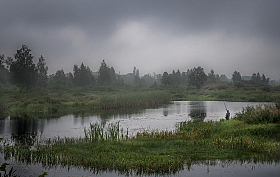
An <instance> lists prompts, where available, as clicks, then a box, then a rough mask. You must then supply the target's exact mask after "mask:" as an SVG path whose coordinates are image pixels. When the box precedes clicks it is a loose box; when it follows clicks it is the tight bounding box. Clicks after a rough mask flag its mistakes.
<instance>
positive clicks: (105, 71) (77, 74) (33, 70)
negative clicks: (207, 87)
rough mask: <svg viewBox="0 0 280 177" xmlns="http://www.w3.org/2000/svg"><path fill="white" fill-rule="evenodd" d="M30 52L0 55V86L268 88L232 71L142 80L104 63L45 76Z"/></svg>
mask: <svg viewBox="0 0 280 177" xmlns="http://www.w3.org/2000/svg"><path fill="white" fill-rule="evenodd" d="M30 52H31V50H30V49H29V48H28V47H27V46H26V45H22V48H21V49H19V50H17V52H16V54H15V55H14V58H12V57H7V58H5V56H4V55H0V84H3V85H4V84H15V85H17V86H18V87H19V88H20V90H21V91H22V90H28V89H31V88H37V87H39V88H40V87H54V88H63V87H84V86H96V85H97V86H114V87H125V86H128V85H129V86H136V87H145V86H149V87H157V86H158V85H163V86H168V85H192V86H195V87H196V88H197V89H200V88H201V87H202V86H203V85H204V84H205V83H217V82H229V81H233V82H248V83H251V84H255V83H256V84H268V83H269V78H266V77H265V75H264V74H263V75H262V76H261V75H260V74H259V73H257V74H255V73H253V74H252V76H251V77H250V76H249V78H248V77H247V78H246V77H244V78H242V76H241V75H240V73H239V72H237V71H235V72H234V73H233V74H232V78H231V79H228V78H227V77H226V75H224V74H222V75H219V74H215V72H214V70H213V69H211V71H210V73H208V75H206V73H205V72H204V69H203V68H202V67H200V66H199V67H197V68H196V67H195V68H193V69H188V70H187V71H186V72H180V71H179V70H177V71H176V72H175V70H173V72H172V73H167V72H164V73H163V74H154V75H153V76H152V75H150V74H146V75H144V76H142V77H140V75H139V70H138V69H136V67H134V70H133V73H128V74H126V75H119V74H116V72H115V70H114V68H113V67H109V66H108V65H107V64H106V63H105V61H104V60H103V61H102V62H101V65H100V67H99V70H98V72H92V71H91V70H90V68H89V67H88V66H85V65H84V64H83V63H82V64H81V65H80V66H78V65H74V67H73V73H72V72H69V73H65V72H64V71H63V69H61V70H58V71H57V72H56V73H55V74H51V75H48V67H47V66H46V62H45V59H44V57H43V56H42V55H41V57H40V58H39V62H38V63H37V65H35V64H34V63H33V56H32V54H31V53H30Z"/></svg>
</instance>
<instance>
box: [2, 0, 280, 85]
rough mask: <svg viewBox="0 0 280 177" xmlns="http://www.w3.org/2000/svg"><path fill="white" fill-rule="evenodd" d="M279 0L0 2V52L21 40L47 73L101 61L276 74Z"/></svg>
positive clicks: (119, 67)
mask: <svg viewBox="0 0 280 177" xmlns="http://www.w3.org/2000/svg"><path fill="white" fill-rule="evenodd" d="M279 9H280V1H279V0H246V1H244V0H240V1H239V0H235V1H228V0H211V1H199V0H192V1H188V0H186V1H178V0H175V1H173V0H172V1H171V0H169V1H167V0H160V1H153V0H141V1H136V0H127V1H124V0H111V1H110V0H108V1H98V0H81V1H73V0H59V1H57V0H48V1H38V0H29V1H16V0H0V24H1V28H0V54H4V55H5V56H11V57H14V54H15V53H16V50H18V49H20V48H21V46H22V44H24V45H27V46H28V47H29V48H30V49H31V50H32V51H31V53H32V54H33V56H34V59H35V60H34V62H35V63H37V61H38V58H39V57H40V55H43V57H44V58H45V60H46V63H47V66H48V68H49V71H48V73H49V74H52V73H55V72H56V71H57V70H59V69H63V70H64V71H65V72H72V71H73V66H74V64H77V65H78V66H79V65H80V64H81V63H82V62H83V63H84V64H85V65H86V66H89V67H90V69H91V70H92V71H97V70H98V69H99V67H100V63H101V61H102V60H105V61H106V63H107V64H108V65H109V66H113V67H114V68H115V71H116V73H119V72H120V73H121V74H126V73H130V72H132V70H133V67H134V66H136V67H137V68H138V69H139V70H140V75H144V74H147V73H151V74H153V72H155V73H157V74H162V73H163V72H164V71H167V72H168V73H170V72H172V70H177V69H179V70H180V71H181V72H182V71H186V70H187V69H191V68H193V67H197V66H202V67H203V68H204V70H205V72H206V73H208V72H210V69H214V71H215V73H217V74H226V75H227V77H228V78H231V75H232V73H233V72H234V71H235V70H236V71H238V72H240V74H241V75H242V76H245V75H248V76H251V75H252V74H253V73H257V72H259V73H260V74H265V76H266V77H269V78H271V79H277V80H278V79H280V69H279V68H280V10H279Z"/></svg>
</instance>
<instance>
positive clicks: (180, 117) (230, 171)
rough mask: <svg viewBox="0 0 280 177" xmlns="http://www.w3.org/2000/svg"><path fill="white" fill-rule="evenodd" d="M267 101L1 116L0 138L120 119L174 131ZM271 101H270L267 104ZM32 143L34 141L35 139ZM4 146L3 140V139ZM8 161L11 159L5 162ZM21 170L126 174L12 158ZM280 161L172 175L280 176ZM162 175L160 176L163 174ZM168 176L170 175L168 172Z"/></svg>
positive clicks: (78, 130)
mask: <svg viewBox="0 0 280 177" xmlns="http://www.w3.org/2000/svg"><path fill="white" fill-rule="evenodd" d="M259 104H264V103H252V102H222V101H176V102H174V103H173V104H169V105H165V106H162V107H159V108H156V109H145V110H133V111H132V110H126V111H125V110H123V111H116V112H113V111H107V112H99V113H82V112H81V113H76V114H71V115H66V116H61V117H58V118H55V117H49V118H44V117H43V118H42V116H37V117H36V116H34V118H23V117H7V118H5V119H0V138H4V139H5V140H6V141H9V140H11V139H12V140H16V141H21V140H22V139H23V138H24V141H25V140H26V138H27V139H28V140H30V141H33V139H35V137H39V138H55V137H58V136H59V137H83V136H84V128H88V127H89V125H90V123H96V122H98V123H101V124H103V125H106V124H109V123H114V122H119V124H120V127H121V128H123V129H124V130H125V131H126V130H128V132H129V135H130V136H133V135H135V134H136V132H140V131H144V130H145V131H147V130H148V131H152V130H174V129H175V127H176V124H177V123H179V122H183V121H187V120H191V119H199V120H204V121H209V120H213V121H218V120H220V119H222V118H224V117H225V113H226V111H225V108H227V109H229V110H230V113H231V117H232V116H234V114H235V113H238V112H240V111H241V110H242V108H243V107H246V106H248V105H251V106H255V105H259ZM266 104H268V103H266ZM31 143H32V142H31ZM0 145H1V142H0ZM3 162H4V157H3V154H1V153H0V165H1V163H3ZM5 162H7V161H5ZM8 162H9V163H11V165H12V166H14V168H15V169H17V171H16V174H18V175H20V176H38V175H40V174H42V172H44V171H47V172H48V173H49V175H48V176H92V175H93V176H125V174H119V173H117V172H102V173H101V174H95V175H94V174H93V172H91V171H90V170H83V169H76V168H71V169H67V168H59V167H57V168H51V169H47V168H44V167H42V166H41V165H26V164H20V163H19V162H16V161H15V160H12V159H11V160H9V161H8ZM279 167H280V166H279V163H267V162H264V163H260V162H258V163H252V162H246V163H242V162H238V161H234V162H219V161H217V162H215V163H214V165H213V164H212V165H205V164H203V163H199V164H193V165H192V166H191V168H189V169H188V167H185V170H182V171H180V172H178V173H176V174H174V175H171V176H236V175H241V176H245V175H246V176H280V170H279V169H280V168H279ZM159 176H160V175H159ZM167 176H168V175H167Z"/></svg>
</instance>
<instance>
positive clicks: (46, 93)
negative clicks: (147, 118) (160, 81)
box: [0, 87, 172, 117]
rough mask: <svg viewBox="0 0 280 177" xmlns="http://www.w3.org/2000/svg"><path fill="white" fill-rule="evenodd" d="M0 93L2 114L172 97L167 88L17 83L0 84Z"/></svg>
mask: <svg viewBox="0 0 280 177" xmlns="http://www.w3.org/2000/svg"><path fill="white" fill-rule="evenodd" d="M0 94H1V95H0V96H1V101H0V113H2V115H17V114H23V113H24V114H32V113H52V114H54V113H57V114H59V113H62V112H67V113H72V112H75V111H96V110H113V109H134V108H148V107H153V106H158V105H162V104H166V103H169V102H170V101H171V100H172V98H171V94H170V93H169V92H168V91H166V90H158V89H157V90H156V89H145V90H136V91H134V90H118V91H109V92H107V91H96V90H92V88H71V89H59V90H53V89H49V90H47V89H40V90H33V91H29V92H24V93H19V91H18V89H17V88H16V87H6V88H1V92H0ZM3 117H5V116H3Z"/></svg>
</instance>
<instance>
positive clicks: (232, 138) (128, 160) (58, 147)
mask: <svg viewBox="0 0 280 177" xmlns="http://www.w3.org/2000/svg"><path fill="white" fill-rule="evenodd" d="M262 109H271V108H269V107H264V108H262ZM256 111H258V110H256ZM243 114H246V112H244V113H242V112H241V113H240V114H238V115H237V116H236V117H235V118H233V119H230V120H229V121H225V120H222V121H219V122H213V121H209V122H199V121H187V122H182V123H180V124H179V125H178V126H177V128H176V129H175V130H174V131H151V132H148V131H144V132H139V133H137V134H136V136H133V137H129V136H128V132H127V131H126V132H125V131H123V130H122V128H120V125H119V123H118V122H117V123H115V124H110V125H108V126H107V127H106V126H103V125H101V124H97V123H95V124H91V125H90V127H89V129H85V138H79V139H74V138H62V139H60V138H57V139H52V140H48V141H44V142H41V143H37V144H36V145H35V146H34V147H32V148H30V147H27V146H24V147H23V146H20V145H16V146H5V148H4V152H5V156H6V157H10V156H14V157H16V158H17V159H19V160H22V161H25V162H28V163H31V162H32V163H37V162H38V163H39V162H40V163H43V164H44V165H47V166H55V165H62V166H77V167H81V166H82V167H84V168H94V169H96V170H118V171H121V172H131V171H132V170H133V171H136V172H138V173H145V174H146V173H148V174H150V173H172V172H176V171H179V170H181V169H182V168H183V167H184V163H187V164H191V163H192V162H195V161H200V160H215V159H220V160H224V159H235V160H249V161H251V160H256V161H259V160H260V161H264V160H265V161H270V160H271V161H278V162H279V159H280V144H279V140H280V124H279V122H276V123H258V124H249V123H246V122H245V121H243V120H239V119H240V118H239V117H238V116H240V115H242V116H243ZM188 166H189V165H188Z"/></svg>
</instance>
